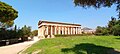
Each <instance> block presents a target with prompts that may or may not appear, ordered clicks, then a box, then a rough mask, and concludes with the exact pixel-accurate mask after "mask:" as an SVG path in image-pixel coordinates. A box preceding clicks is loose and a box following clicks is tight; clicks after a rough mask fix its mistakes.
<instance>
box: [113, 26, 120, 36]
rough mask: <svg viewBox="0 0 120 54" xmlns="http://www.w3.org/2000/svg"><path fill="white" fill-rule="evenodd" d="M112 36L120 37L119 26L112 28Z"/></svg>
mask: <svg viewBox="0 0 120 54" xmlns="http://www.w3.org/2000/svg"><path fill="white" fill-rule="evenodd" d="M112 30H113V35H115V36H120V24H117V25H115V26H114V27H113V29H112Z"/></svg>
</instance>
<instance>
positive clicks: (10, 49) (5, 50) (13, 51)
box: [0, 40, 38, 54]
mask: <svg viewBox="0 0 120 54" xmlns="http://www.w3.org/2000/svg"><path fill="white" fill-rule="evenodd" d="M37 41H38V40H35V41H27V42H22V43H18V44H13V45H8V46H3V47H0V54H17V53H18V52H20V51H21V50H23V49H24V48H26V47H27V46H29V45H31V44H33V43H35V42H37Z"/></svg>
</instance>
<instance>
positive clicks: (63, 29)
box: [62, 26, 64, 35]
mask: <svg viewBox="0 0 120 54" xmlns="http://www.w3.org/2000/svg"><path fill="white" fill-rule="evenodd" d="M62 35H64V27H63V26H62Z"/></svg>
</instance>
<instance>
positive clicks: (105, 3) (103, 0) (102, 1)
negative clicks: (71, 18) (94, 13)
mask: <svg viewBox="0 0 120 54" xmlns="http://www.w3.org/2000/svg"><path fill="white" fill-rule="evenodd" d="M74 3H75V5H76V6H82V7H84V8H89V7H94V8H96V9H98V8H101V7H111V6H112V5H116V10H117V11H118V13H119V15H118V16H119V18H120V0H74Z"/></svg>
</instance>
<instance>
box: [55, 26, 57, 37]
mask: <svg viewBox="0 0 120 54" xmlns="http://www.w3.org/2000/svg"><path fill="white" fill-rule="evenodd" d="M56 34H57V26H55V35H56Z"/></svg>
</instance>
